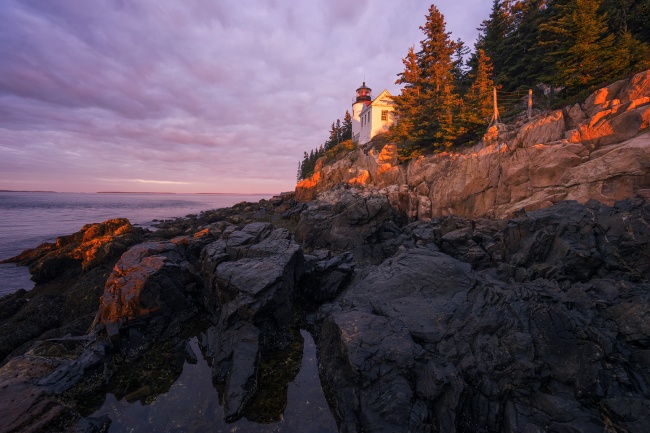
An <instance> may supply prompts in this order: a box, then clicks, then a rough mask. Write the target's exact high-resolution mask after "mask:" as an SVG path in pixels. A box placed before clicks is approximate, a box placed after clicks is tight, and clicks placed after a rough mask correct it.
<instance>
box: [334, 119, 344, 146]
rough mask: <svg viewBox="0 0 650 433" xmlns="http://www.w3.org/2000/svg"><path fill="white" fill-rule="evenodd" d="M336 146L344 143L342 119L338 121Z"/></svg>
mask: <svg viewBox="0 0 650 433" xmlns="http://www.w3.org/2000/svg"><path fill="white" fill-rule="evenodd" d="M335 128H336V144H339V143H340V142H341V141H343V126H341V119H336V127H335Z"/></svg>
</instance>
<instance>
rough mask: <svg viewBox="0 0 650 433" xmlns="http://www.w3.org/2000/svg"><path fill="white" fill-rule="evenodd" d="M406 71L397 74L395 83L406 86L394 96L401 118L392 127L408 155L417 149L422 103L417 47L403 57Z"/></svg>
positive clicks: (395, 136)
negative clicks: (415, 143) (417, 125)
mask: <svg viewBox="0 0 650 433" xmlns="http://www.w3.org/2000/svg"><path fill="white" fill-rule="evenodd" d="M402 63H403V64H404V72H400V73H399V74H397V76H398V77H399V78H398V79H397V81H395V84H403V85H404V87H403V88H402V91H401V93H400V94H399V95H397V96H395V97H393V102H394V103H395V111H396V113H397V118H398V119H399V120H398V122H397V124H396V125H394V126H393V127H392V128H391V131H392V136H393V139H394V140H395V141H398V142H401V143H403V152H402V153H403V154H404V155H405V156H406V157H408V156H409V155H410V154H411V152H414V151H416V147H415V146H413V143H414V141H415V140H414V137H415V133H416V131H415V124H416V123H418V116H419V115H420V114H421V113H420V111H419V107H420V104H421V103H422V98H421V92H420V78H421V76H422V71H421V70H420V65H419V61H418V56H417V54H416V53H415V47H410V48H409V51H408V54H407V55H406V57H405V58H404V59H402Z"/></svg>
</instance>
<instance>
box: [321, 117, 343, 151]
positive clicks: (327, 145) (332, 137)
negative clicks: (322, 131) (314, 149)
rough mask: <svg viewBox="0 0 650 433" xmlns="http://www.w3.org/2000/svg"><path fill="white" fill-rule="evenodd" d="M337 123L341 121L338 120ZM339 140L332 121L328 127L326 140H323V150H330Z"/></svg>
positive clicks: (334, 123)
mask: <svg viewBox="0 0 650 433" xmlns="http://www.w3.org/2000/svg"><path fill="white" fill-rule="evenodd" d="M338 122H339V125H340V124H341V121H340V120H339V121H338ZM338 142H339V130H338V129H337V127H336V122H332V126H331V127H330V132H329V137H328V138H327V141H325V146H324V147H325V150H326V151H327V150H330V149H331V148H333V147H334V146H336V145H337V144H338Z"/></svg>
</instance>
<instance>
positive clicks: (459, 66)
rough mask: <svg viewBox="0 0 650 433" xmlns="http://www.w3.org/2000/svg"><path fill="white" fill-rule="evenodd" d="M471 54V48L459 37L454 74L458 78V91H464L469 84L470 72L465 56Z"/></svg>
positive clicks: (455, 53)
mask: <svg viewBox="0 0 650 433" xmlns="http://www.w3.org/2000/svg"><path fill="white" fill-rule="evenodd" d="M467 54H469V48H467V47H466V46H465V43H464V42H463V41H461V40H460V38H459V39H457V40H456V51H455V52H454V68H453V74H454V79H455V80H456V83H455V84H456V89H457V92H458V93H464V91H465V90H466V89H467V87H468V86H469V82H468V74H467V71H466V70H465V56H466V55H467Z"/></svg>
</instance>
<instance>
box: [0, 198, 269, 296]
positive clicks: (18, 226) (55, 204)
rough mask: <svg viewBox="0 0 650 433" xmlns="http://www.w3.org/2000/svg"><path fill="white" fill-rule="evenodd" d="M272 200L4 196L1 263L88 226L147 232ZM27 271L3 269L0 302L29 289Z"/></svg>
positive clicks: (0, 205)
mask: <svg viewBox="0 0 650 433" xmlns="http://www.w3.org/2000/svg"><path fill="white" fill-rule="evenodd" d="M270 197H271V196H270V195H248V194H73V193H36V192H30V193H23V192H0V260H2V259H7V258H9V257H13V256H15V255H17V254H19V253H21V252H22V251H24V250H26V249H28V248H34V247H36V246H38V245H40V244H41V243H43V242H53V241H54V240H55V239H56V237H57V236H61V235H67V234H71V233H74V232H77V231H79V230H80V229H81V227H83V226H84V224H89V223H97V222H103V221H106V220H108V219H111V218H128V219H129V220H130V221H131V223H132V224H136V225H141V226H148V225H150V224H151V223H152V220H154V219H159V220H160V219H168V218H174V217H181V216H186V215H188V214H196V213H199V212H200V211H203V210H209V209H217V208H222V207H228V206H232V205H234V204H236V203H239V202H242V201H250V202H257V201H259V200H260V199H263V198H270ZM32 287H33V283H32V282H31V281H30V279H29V274H28V272H27V269H26V268H24V267H21V266H15V265H0V297H1V296H4V295H6V294H9V293H13V292H15V291H16V290H18V289H21V288H23V289H27V290H29V289H31V288H32Z"/></svg>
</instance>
